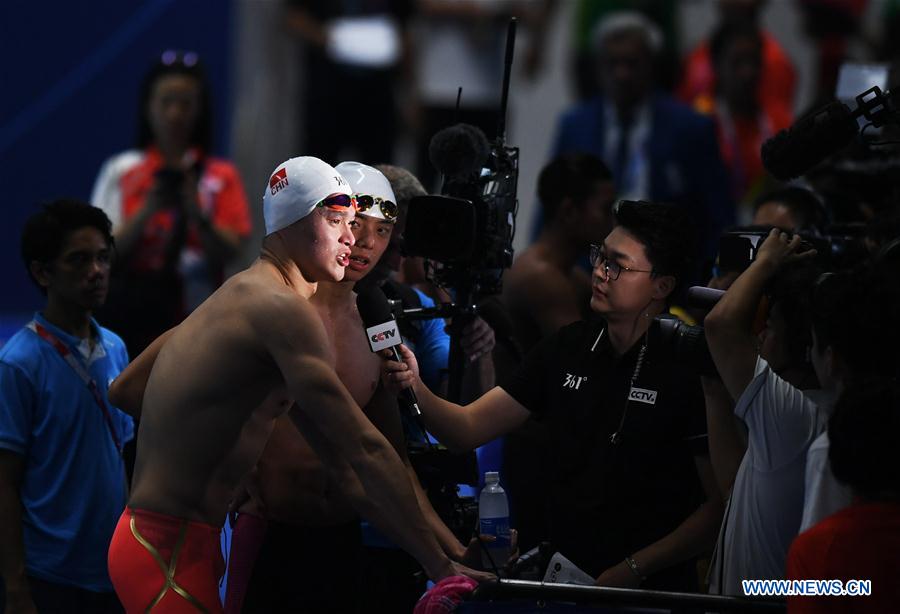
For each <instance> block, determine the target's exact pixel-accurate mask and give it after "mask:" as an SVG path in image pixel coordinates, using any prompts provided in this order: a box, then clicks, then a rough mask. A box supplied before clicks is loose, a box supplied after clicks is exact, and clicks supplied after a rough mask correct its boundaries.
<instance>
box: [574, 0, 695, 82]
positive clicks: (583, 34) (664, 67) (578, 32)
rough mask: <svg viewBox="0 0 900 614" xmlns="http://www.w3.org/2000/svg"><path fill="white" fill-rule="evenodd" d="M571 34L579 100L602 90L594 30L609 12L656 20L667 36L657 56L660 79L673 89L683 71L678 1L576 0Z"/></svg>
mask: <svg viewBox="0 0 900 614" xmlns="http://www.w3.org/2000/svg"><path fill="white" fill-rule="evenodd" d="M574 4H575V9H574V11H573V13H574V17H575V19H574V24H573V36H572V39H573V41H572V55H573V58H572V64H573V66H572V72H573V81H574V85H575V95H576V97H577V99H578V100H589V99H591V98H593V97H594V96H596V95H597V94H599V93H600V84H598V83H597V67H596V66H595V62H596V58H595V57H594V56H595V54H594V50H593V44H592V43H593V41H592V38H591V34H592V33H593V32H594V28H595V26H596V25H597V23H598V22H600V21H602V20H603V18H604V17H606V16H607V15H608V14H610V13H615V12H618V11H624V10H631V11H637V12H639V13H642V14H643V15H645V16H647V18H648V19H650V20H651V21H652V22H653V23H655V24H656V25H657V26H658V27H659V28H660V29H661V30H662V31H663V35H664V37H665V42H664V43H663V49H662V52H661V53H659V54H658V55H657V57H656V65H657V73H656V74H657V82H658V83H659V85H660V87H661V88H662V89H664V90H666V91H672V90H673V89H674V87H675V82H676V81H677V79H678V77H679V73H680V72H681V66H680V62H679V59H680V58H679V44H678V43H679V41H678V34H679V32H678V8H679V7H678V3H677V2H659V0H576V2H575V3H574Z"/></svg>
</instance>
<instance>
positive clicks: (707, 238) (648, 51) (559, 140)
mask: <svg viewBox="0 0 900 614" xmlns="http://www.w3.org/2000/svg"><path fill="white" fill-rule="evenodd" d="M662 43H663V41H662V36H661V35H660V33H659V30H658V29H657V28H656V26H654V25H653V24H652V23H651V22H650V21H649V20H648V19H647V18H646V17H644V16H643V15H641V14H639V13H632V12H622V13H614V14H611V15H609V16H608V17H607V18H606V19H604V20H603V21H602V22H600V24H599V25H598V27H597V30H596V32H595V39H594V44H595V53H596V54H597V57H598V67H599V71H600V79H601V82H602V84H603V92H604V93H603V94H602V95H601V96H598V97H597V98H594V99H593V100H591V101H589V102H586V103H583V104H579V105H577V106H575V107H574V108H572V109H570V110H569V111H567V112H565V113H564V114H563V116H562V118H561V120H560V123H559V129H558V132H557V136H556V141H555V145H554V147H553V155H554V156H556V155H558V154H560V153H567V152H576V151H582V152H588V153H592V154H594V155H596V156H598V157H599V158H601V159H602V160H603V161H604V162H606V164H607V165H608V166H609V168H610V169H611V170H612V173H613V178H614V179H615V183H616V190H617V193H618V195H619V196H620V197H622V198H625V199H641V198H650V199H651V200H654V201H664V202H671V203H674V204H677V205H679V206H681V207H683V208H684V209H685V210H686V211H687V212H688V214H689V215H690V216H691V217H692V218H693V220H694V222H695V224H696V225H697V227H698V228H699V230H700V236H701V241H700V246H701V248H700V254H701V255H702V256H703V257H704V258H707V259H709V260H711V259H712V258H713V256H714V255H715V251H716V244H717V240H718V236H719V234H720V233H721V231H722V230H723V229H724V228H725V227H726V226H728V225H730V224H731V223H732V220H733V219H734V208H733V205H732V202H731V198H730V194H729V190H728V175H727V172H726V170H725V167H724V165H723V164H722V159H721V157H720V155H719V147H718V144H717V143H716V136H715V130H714V126H713V123H712V121H710V120H709V119H708V118H705V117H702V116H700V115H698V114H696V113H695V112H693V111H692V110H690V109H688V108H687V107H685V106H684V105H682V104H680V103H678V102H676V101H674V100H673V99H671V98H669V97H668V96H666V95H664V94H660V93H656V92H655V91H654V87H655V82H654V75H653V60H654V57H655V55H656V54H657V53H658V52H659V50H660V48H661V46H662ZM694 277H696V273H695V274H694Z"/></svg>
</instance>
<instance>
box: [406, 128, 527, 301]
mask: <svg viewBox="0 0 900 614" xmlns="http://www.w3.org/2000/svg"><path fill="white" fill-rule="evenodd" d="M518 177H519V150H518V148H516V147H506V146H505V145H503V144H501V143H499V142H498V143H495V144H494V145H493V146H492V147H491V149H490V153H489V155H488V157H487V160H486V161H485V163H484V166H482V167H481V168H480V169H478V170H477V171H475V172H472V173H469V174H467V175H465V176H462V177H451V178H448V179H447V180H446V181H445V182H444V188H443V190H442V195H441V196H419V197H416V198H413V199H412V200H411V201H410V205H409V215H408V218H407V222H406V231H405V233H404V241H405V244H404V248H405V250H406V252H407V254H409V255H411V256H422V257H424V258H426V259H428V260H429V261H431V263H430V267H431V273H432V276H433V278H434V281H435V282H436V283H437V284H438V285H440V286H444V287H450V288H460V287H467V288H471V289H473V295H474V296H475V297H477V296H486V295H490V294H496V293H499V292H500V290H501V287H502V286H501V277H502V275H503V271H504V269H507V268H509V267H510V266H512V260H513V247H512V242H513V237H514V235H515V218H516V211H517V209H518V201H517V199H516V189H517V184H518Z"/></svg>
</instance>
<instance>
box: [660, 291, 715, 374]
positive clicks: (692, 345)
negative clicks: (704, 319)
mask: <svg viewBox="0 0 900 614" xmlns="http://www.w3.org/2000/svg"><path fill="white" fill-rule="evenodd" d="M723 294H725V291H724V290H715V289H713V288H706V287H703V286H692V287H691V288H689V289H688V291H687V304H688V307H691V308H693V309H698V310H702V311H709V310H710V309H712V308H713V306H714V305H715V304H716V303H717V302H718V301H719V299H720V298H722V295H723ZM647 334H648V343H647V344H648V345H649V346H651V347H657V348H659V349H660V350H659V351H660V353H661V354H663V355H667V356H668V357H669V359H670V360H672V361H674V362H677V363H680V364H687V365H689V366H690V367H691V368H692V369H693V370H694V371H696V372H697V373H698V374H699V375H705V376H708V377H718V374H719V373H718V371H717V370H716V365H715V363H714V362H713V359H712V355H711V354H710V353H709V345H707V343H706V336H705V335H704V332H703V327H702V326H691V325H690V324H686V323H684V322H682V321H681V320H679V319H678V318H676V317H675V316H672V315H669V314H663V315H659V316H656V317H655V318H654V319H653V322H651V323H650V328H649V330H648V331H647Z"/></svg>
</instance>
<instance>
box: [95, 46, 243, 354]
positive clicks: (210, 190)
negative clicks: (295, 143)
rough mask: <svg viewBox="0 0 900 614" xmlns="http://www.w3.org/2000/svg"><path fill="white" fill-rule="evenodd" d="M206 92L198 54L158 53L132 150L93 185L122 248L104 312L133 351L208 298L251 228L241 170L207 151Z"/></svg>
mask: <svg viewBox="0 0 900 614" xmlns="http://www.w3.org/2000/svg"><path fill="white" fill-rule="evenodd" d="M210 98H211V95H210V90H209V86H208V84H207V82H206V78H205V76H204V72H203V69H202V67H201V65H200V63H199V59H198V58H197V55H196V54H194V53H179V52H175V51H166V52H165V53H163V54H162V56H161V57H160V59H159V61H158V62H157V63H156V64H155V65H154V66H153V67H152V68H151V69H150V71H149V72H148V73H147V75H146V76H145V78H144V82H143V84H142V86H141V94H140V106H139V111H138V112H139V116H138V123H139V126H140V128H139V131H138V140H137V148H136V149H132V150H129V151H126V152H123V153H120V154H118V155H115V156H113V157H112V158H110V159H109V160H107V161H106V162H105V163H104V164H103V167H102V168H101V169H100V174H99V176H98V177H97V181H96V183H95V184H94V192H93V196H92V197H91V202H92V204H93V205H94V206H96V207H99V208H101V209H103V211H105V212H106V214H107V215H108V216H109V218H110V220H112V225H113V236H115V238H116V245H117V250H118V251H117V254H118V261H117V263H116V274H117V278H118V280H119V281H117V282H116V284H114V288H113V292H112V293H111V295H110V300H109V302H108V304H107V308H106V310H105V312H104V314H103V315H104V316H105V319H106V321H107V322H108V323H109V324H110V325H111V326H113V328H115V329H116V330H118V331H119V332H120V334H121V335H122V338H123V339H124V340H125V343H126V345H127V346H128V349H129V351H130V352H131V354H132V355H134V356H136V355H137V354H139V353H140V352H141V351H142V350H143V349H144V348H145V347H147V345H149V344H150V342H151V341H153V340H154V339H155V338H156V337H157V336H159V335H160V334H161V333H162V332H164V331H165V330H168V329H169V328H171V327H172V326H175V325H176V324H178V323H179V322H180V321H181V320H182V319H183V318H184V317H185V316H186V315H187V314H188V313H190V312H191V311H192V310H193V309H194V308H195V307H197V306H198V305H199V304H200V303H202V302H203V301H204V300H205V299H206V298H207V297H208V296H209V295H210V294H212V292H213V291H214V290H215V289H216V288H217V287H218V286H219V284H221V283H222V281H223V273H224V266H225V264H226V263H228V262H229V261H230V260H231V259H232V258H233V257H234V256H235V255H236V254H237V253H238V251H239V249H240V248H241V245H242V242H243V239H245V238H246V237H247V235H249V233H250V214H249V210H248V208H247V199H246V196H245V194H244V188H243V186H242V184H241V179H240V176H239V175H238V172H237V169H236V168H235V167H234V166H233V165H232V164H231V163H230V162H227V161H225V160H222V159H219V158H213V157H211V156H210V149H211V138H212V116H211V106H212V101H211V100H210Z"/></svg>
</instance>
